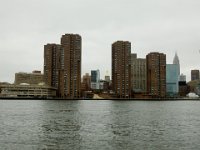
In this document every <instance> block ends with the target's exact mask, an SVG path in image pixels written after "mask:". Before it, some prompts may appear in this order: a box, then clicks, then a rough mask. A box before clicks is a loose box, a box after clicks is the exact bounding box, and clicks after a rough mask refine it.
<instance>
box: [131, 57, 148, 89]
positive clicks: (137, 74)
mask: <svg viewBox="0 0 200 150" xmlns="http://www.w3.org/2000/svg"><path fill="white" fill-rule="evenodd" d="M131 88H132V91H133V92H134V93H135V92H136V93H137V92H142V93H145V92H146V59H144V58H137V54H131Z"/></svg>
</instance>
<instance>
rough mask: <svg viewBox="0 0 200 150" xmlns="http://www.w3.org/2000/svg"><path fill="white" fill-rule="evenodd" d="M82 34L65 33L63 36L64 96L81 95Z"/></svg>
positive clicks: (73, 96) (76, 96)
mask: <svg viewBox="0 0 200 150" xmlns="http://www.w3.org/2000/svg"><path fill="white" fill-rule="evenodd" d="M81 41H82V39H81V36H80V35H78V34H65V35H63V36H62V38H61V45H62V46H63V50H64V69H63V70H62V77H63V81H64V82H63V84H64V85H63V86H62V87H63V89H61V90H63V91H64V97H70V98H79V97H80V96H81V47H82V45H81Z"/></svg>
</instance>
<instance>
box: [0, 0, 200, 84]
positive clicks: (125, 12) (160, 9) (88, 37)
mask: <svg viewBox="0 0 200 150" xmlns="http://www.w3.org/2000/svg"><path fill="white" fill-rule="evenodd" d="M11 4H12V5H11ZM105 4H106V5H105ZM43 6H45V7H43ZM199 6H200V2H197V1H196V2H188V1H186V0H185V1H184V0H182V1H180V0H175V1H167V2H165V1H159V2H158V1H155V0H150V1H148V2H144V1H130V0H127V1H126V2H122V1H112V0H110V1H105V0H102V1H98V2H94V1H92V0H86V1H84V2H82V1H80V0H75V1H73V2H69V1H64V0H60V1H59V2H58V1H51V2H49V1H42V2H41V1H37V0H36V1H32V0H30V1H28V2H27V1H25V0H21V1H18V2H16V1H11V0H8V1H5V2H2V3H1V6H0V8H1V9H0V10H1V19H2V23H1V25H0V26H1V28H0V31H1V36H0V43H1V45H0V50H1V59H0V82H3V81H6V82H14V81H13V79H14V74H15V73H16V72H31V71H32V70H41V71H43V45H45V44H46V43H54V42H55V43H59V40H58V39H59V38H60V35H62V34H65V33H77V34H80V35H81V36H82V38H83V40H82V44H83V47H82V75H83V74H85V73H86V72H90V71H91V70H93V69H99V70H100V71H101V78H103V77H104V76H105V74H106V71H107V70H108V71H109V75H110V76H111V44H112V43H113V42H114V41H117V40H125V41H130V42H131V44H132V47H131V49H132V51H131V53H137V55H138V57H140V58H145V57H146V55H147V54H148V53H149V52H154V51H157V52H162V53H165V54H166V56H167V64H171V63H172V62H173V57H174V54H175V52H177V53H178V56H179V59H180V67H181V73H183V74H185V75H187V81H189V80H190V78H191V77H190V72H191V70H194V69H198V70H199V68H200V65H199V62H198V61H199V56H200V53H199V49H200V44H199V42H198V38H199V37H200V32H199V31H198V30H199V25H200V21H198V18H199V15H200V10H199V9H198V8H199ZM74 9H76V10H77V12H75V13H74V14H72V13H70V12H71V11H73V10H74ZM8 10H9V12H8ZM36 10H37V11H36ZM52 10H54V11H52ZM118 10H122V11H118ZM63 18H67V19H66V20H65V19H63ZM16 62H17V63H16Z"/></svg>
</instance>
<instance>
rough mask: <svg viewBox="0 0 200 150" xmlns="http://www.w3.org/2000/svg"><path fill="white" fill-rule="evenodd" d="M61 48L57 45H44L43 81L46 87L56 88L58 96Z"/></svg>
mask: <svg viewBox="0 0 200 150" xmlns="http://www.w3.org/2000/svg"><path fill="white" fill-rule="evenodd" d="M61 52H62V46H61V45H58V44H47V45H44V81H45V83H46V84H47V85H49V86H52V87H54V88H57V95H58V96H59V95H60V94H59V93H60V91H59V86H60V85H59V75H60V66H61V64H60V63H61V62H60V55H61Z"/></svg>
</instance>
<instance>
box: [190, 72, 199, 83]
mask: <svg viewBox="0 0 200 150" xmlns="http://www.w3.org/2000/svg"><path fill="white" fill-rule="evenodd" d="M193 80H199V70H191V81H193Z"/></svg>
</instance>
